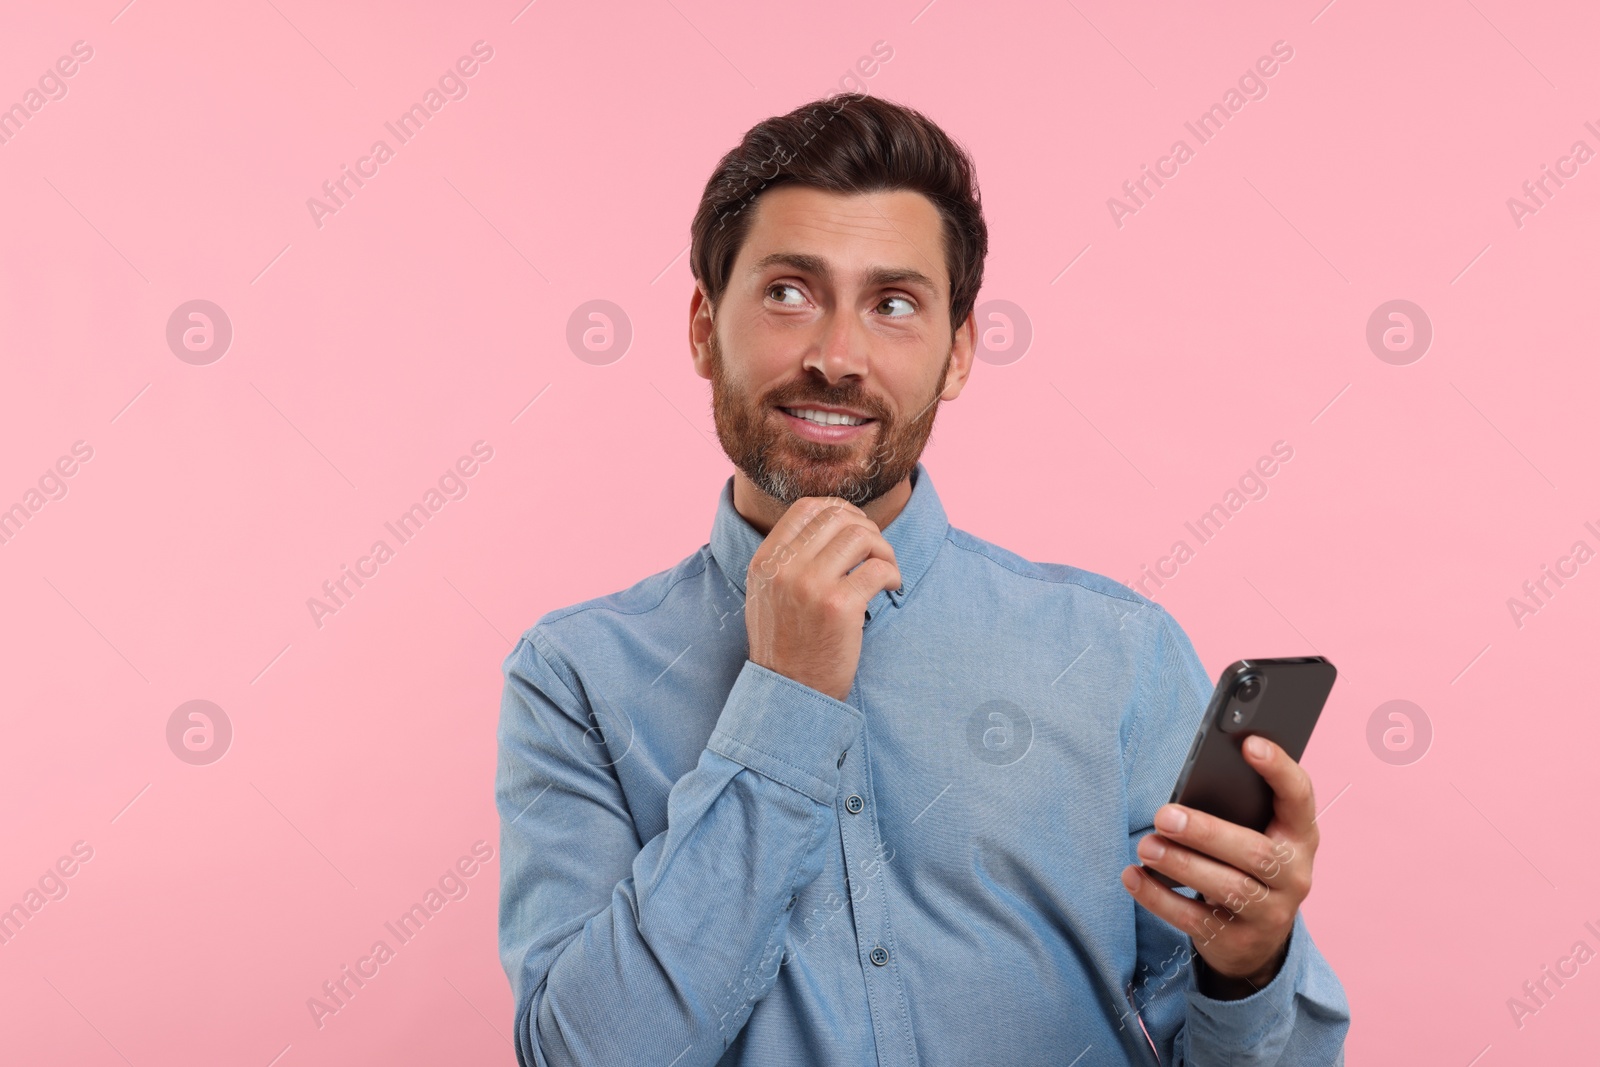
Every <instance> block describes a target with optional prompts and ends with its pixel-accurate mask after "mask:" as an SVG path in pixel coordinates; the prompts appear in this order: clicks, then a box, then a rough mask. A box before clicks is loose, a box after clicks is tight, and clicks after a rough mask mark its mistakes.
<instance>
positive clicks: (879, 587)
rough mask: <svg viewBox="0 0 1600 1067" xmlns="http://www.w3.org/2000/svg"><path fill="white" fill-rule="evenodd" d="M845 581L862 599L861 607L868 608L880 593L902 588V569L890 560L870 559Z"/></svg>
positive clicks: (852, 572) (845, 578)
mask: <svg viewBox="0 0 1600 1067" xmlns="http://www.w3.org/2000/svg"><path fill="white" fill-rule="evenodd" d="M844 580H845V583H846V584H847V585H849V587H850V588H851V589H853V590H855V593H856V595H857V596H859V597H860V598H861V606H862V607H866V606H867V604H868V603H870V602H871V601H872V598H873V597H875V596H877V595H878V594H879V593H880V592H882V591H884V590H886V589H898V588H900V584H901V581H900V568H899V567H897V566H895V565H894V564H893V563H890V562H889V561H888V560H884V559H877V558H874V559H869V560H867V561H866V562H864V563H862V564H861V566H859V567H857V568H856V569H855V570H853V571H851V572H850V573H849V574H847V575H845V576H844Z"/></svg>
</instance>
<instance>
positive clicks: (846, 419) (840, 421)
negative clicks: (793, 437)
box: [778, 407, 872, 426]
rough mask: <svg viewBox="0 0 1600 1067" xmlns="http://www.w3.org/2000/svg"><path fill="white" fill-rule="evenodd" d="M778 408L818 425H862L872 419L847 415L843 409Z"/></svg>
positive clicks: (786, 413) (787, 413)
mask: <svg viewBox="0 0 1600 1067" xmlns="http://www.w3.org/2000/svg"><path fill="white" fill-rule="evenodd" d="M778 410H779V411H781V412H783V413H784V414H785V415H793V416H794V417H795V418H797V419H804V420H806V421H807V422H812V423H816V424H817V425H818V426H860V425H862V424H863V423H868V422H871V421H872V420H871V419H869V418H867V417H865V416H862V415H847V414H845V413H844V412H841V411H824V410H822V409H821V408H785V407H780V408H779V409H778Z"/></svg>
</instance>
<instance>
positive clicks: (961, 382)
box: [939, 312, 978, 400]
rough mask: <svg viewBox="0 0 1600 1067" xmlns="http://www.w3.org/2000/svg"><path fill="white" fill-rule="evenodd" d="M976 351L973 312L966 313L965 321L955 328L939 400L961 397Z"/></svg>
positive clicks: (976, 341) (976, 334) (976, 329)
mask: <svg viewBox="0 0 1600 1067" xmlns="http://www.w3.org/2000/svg"><path fill="white" fill-rule="evenodd" d="M977 350H978V325H977V320H976V319H975V318H974V317H973V312H968V313H967V319H966V321H965V322H963V323H962V324H961V325H960V326H959V327H957V328H956V333H955V337H954V339H953V340H952V341H951V344H950V367H949V369H948V370H946V371H945V373H944V391H943V392H942V393H940V394H939V399H941V400H954V399H955V398H956V397H958V396H960V395H961V390H962V389H964V388H966V385H967V375H969V374H971V373H972V358H973V356H974V355H976V354H977Z"/></svg>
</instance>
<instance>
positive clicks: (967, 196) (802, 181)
mask: <svg viewBox="0 0 1600 1067" xmlns="http://www.w3.org/2000/svg"><path fill="white" fill-rule="evenodd" d="M786 183H794V184H799V185H809V186H812V187H814V188H818V189H825V190H828V191H830V192H836V193H870V192H879V191H886V190H892V189H906V190H910V191H912V192H918V193H922V194H923V195H924V196H926V197H928V198H929V199H930V200H932V201H933V203H934V206H935V207H937V208H938V210H939V217H940V220H941V222H942V223H943V225H942V230H943V234H944V257H945V269H946V271H947V272H948V274H949V275H950V328H951V335H952V336H954V334H955V330H956V329H957V328H958V327H959V326H960V325H961V324H962V323H963V322H965V321H966V318H967V316H968V315H969V314H970V313H971V311H972V306H973V304H974V303H976V302H977V299H978V289H979V287H980V286H981V285H982V284H983V260H984V257H985V256H986V255H987V254H988V251H989V228H988V226H987V225H986V224H985V223H984V221H983V207H982V204H981V203H980V201H979V196H978V183H977V177H976V174H975V170H974V167H973V163H972V159H971V157H970V156H968V155H967V153H966V151H965V150H964V149H962V148H961V146H959V145H957V144H956V143H955V142H954V141H952V140H951V139H950V137H949V136H948V135H947V134H946V133H945V132H944V131H943V130H941V129H940V128H939V127H938V126H936V125H934V123H933V122H932V121H930V120H929V119H928V118H926V117H925V116H923V115H922V114H921V113H920V112H918V111H914V110H912V109H911V108H909V107H904V106H902V105H900V104H893V103H890V102H888V101H886V100H881V99H879V98H878V97H875V96H871V95H869V94H866V93H845V94H837V95H834V96H830V97H825V98H823V99H821V100H816V101H813V102H811V103H809V104H804V105H802V106H800V107H798V108H795V109H794V110H793V111H791V112H789V113H788V114H787V115H777V116H774V117H772V118H769V119H766V120H765V121H763V122H760V123H757V124H756V125H755V126H752V127H751V128H750V130H749V131H748V132H747V133H746V134H745V135H744V139H743V140H741V141H740V142H739V144H738V146H737V147H736V148H734V149H732V150H731V151H729V152H728V154H727V155H725V156H723V157H722V160H721V162H719V163H718V164H717V168H716V170H714V171H713V172H712V174H711V178H710V179H709V180H708V181H707V182H706V188H705V192H704V193H702V194H701V197H700V207H699V210H697V211H696V212H695V215H694V222H693V224H692V225H691V227H690V229H691V233H692V237H691V242H690V249H689V269H690V270H691V271H692V272H693V273H694V277H695V280H696V281H698V282H700V284H701V285H703V286H705V289H706V293H707V295H708V296H709V297H710V299H711V306H712V307H713V308H715V307H716V305H717V302H718V301H719V300H721V299H722V294H723V292H724V290H726V289H727V287H728V279H729V277H730V275H731V274H732V273H733V261H734V260H735V259H736V258H737V257H738V254H739V248H740V246H741V245H743V244H744V239H745V236H746V234H747V233H748V232H749V229H750V219H751V214H750V212H748V211H746V210H745V209H746V208H748V207H749V206H750V205H751V204H753V203H755V201H756V198H757V197H759V196H760V195H761V193H762V191H763V190H765V189H770V188H772V187H774V186H777V185H782V184H786Z"/></svg>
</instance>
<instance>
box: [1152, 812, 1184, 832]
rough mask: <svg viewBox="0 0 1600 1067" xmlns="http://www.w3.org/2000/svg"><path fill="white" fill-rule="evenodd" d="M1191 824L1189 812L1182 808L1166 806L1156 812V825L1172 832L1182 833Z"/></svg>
mask: <svg viewBox="0 0 1600 1067" xmlns="http://www.w3.org/2000/svg"><path fill="white" fill-rule="evenodd" d="M1188 825H1189V813H1188V812H1186V811H1184V810H1183V809H1182V808H1175V807H1171V806H1168V807H1164V808H1162V809H1161V810H1160V811H1158V812H1156V826H1157V827H1159V828H1160V829H1162V830H1166V831H1169V832H1170V833H1174V834H1176V833H1182V832H1183V828H1184V827H1185V826H1188Z"/></svg>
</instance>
